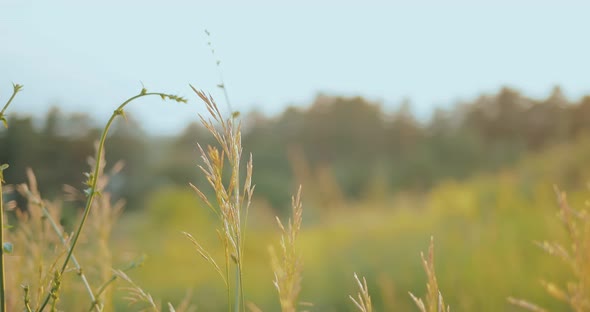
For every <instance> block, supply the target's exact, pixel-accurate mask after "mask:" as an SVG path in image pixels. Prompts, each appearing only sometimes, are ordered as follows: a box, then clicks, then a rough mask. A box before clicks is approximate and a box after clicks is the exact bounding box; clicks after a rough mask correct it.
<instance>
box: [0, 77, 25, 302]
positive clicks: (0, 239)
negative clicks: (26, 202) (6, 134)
mask: <svg viewBox="0 0 590 312" xmlns="http://www.w3.org/2000/svg"><path fill="white" fill-rule="evenodd" d="M22 88H23V86H22V85H19V84H15V83H13V84H12V95H11V96H10V98H9V99H8V101H7V102H6V104H5V105H4V107H3V108H2V111H0V121H1V122H2V123H4V126H5V127H8V123H7V121H6V118H5V117H4V113H5V112H6V109H8V106H9V105H10V103H12V100H14V97H15V96H16V94H17V93H18V92H19V91H20V90H22ZM6 168H8V165H4V164H3V165H0V245H1V247H0V312H5V311H6V276H5V273H6V271H5V270H4V198H2V183H4V175H3V171H4V169H6Z"/></svg>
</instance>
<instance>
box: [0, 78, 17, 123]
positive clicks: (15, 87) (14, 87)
mask: <svg viewBox="0 0 590 312" xmlns="http://www.w3.org/2000/svg"><path fill="white" fill-rule="evenodd" d="M12 86H13V91H12V95H11V96H10V99H8V102H6V105H4V107H3V108H2V111H0V116H2V115H4V112H5V111H6V109H7V108H8V106H9V105H10V103H11V102H12V100H13V99H14V97H15V96H16V94H17V93H18V92H19V91H20V90H21V89H22V87H23V86H22V85H19V84H13V85H12Z"/></svg>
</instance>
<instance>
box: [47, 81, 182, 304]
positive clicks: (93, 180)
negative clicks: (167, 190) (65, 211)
mask: <svg viewBox="0 0 590 312" xmlns="http://www.w3.org/2000/svg"><path fill="white" fill-rule="evenodd" d="M150 95H158V96H160V97H161V98H162V99H166V98H169V99H172V100H175V101H177V102H186V100H185V99H183V98H181V97H178V96H175V95H170V94H164V93H157V92H151V93H148V92H146V91H145V89H142V90H141V93H140V94H138V95H136V96H133V97H131V98H129V99H128V100H127V101H125V102H123V104H121V105H119V107H117V109H116V110H115V111H114V112H113V114H112V115H111V118H109V121H108V122H107V124H106V126H105V128H104V130H103V132H102V135H101V137H100V141H99V143H98V149H97V151H96V157H95V160H96V164H95V168H94V174H93V175H92V176H90V178H89V185H88V187H89V188H88V191H89V192H88V194H87V196H88V198H87V199H86V205H85V207H84V213H83V214H82V219H81V220H80V223H79V224H78V228H77V229H76V232H74V236H73V238H72V245H71V246H70V248H69V250H68V253H67V255H66V258H65V259H64V262H63V264H62V266H61V269H60V271H59V273H60V275H61V274H63V273H64V272H65V270H66V268H67V266H68V263H69V262H70V259H71V258H72V254H73V252H74V248H75V247H76V244H77V243H78V239H79V238H80V233H81V232H82V229H83V228H84V224H85V223H86V219H88V215H89V214H90V207H92V203H93V201H94V197H95V195H96V194H97V193H99V192H98V191H97V185H98V174H99V171H100V161H101V159H102V154H103V152H104V144H105V141H106V139H107V135H108V133H109V130H110V128H111V125H112V124H113V121H114V120H115V118H117V116H119V115H121V116H125V113H124V111H123V108H125V106H127V104H129V103H131V102H132V101H133V100H136V99H138V98H141V97H144V96H150ZM50 295H51V294H47V296H46V297H45V300H44V301H43V304H42V305H41V307H40V308H39V310H38V311H43V309H45V307H46V306H47V304H48V303H49V299H50V297H51V296H50Z"/></svg>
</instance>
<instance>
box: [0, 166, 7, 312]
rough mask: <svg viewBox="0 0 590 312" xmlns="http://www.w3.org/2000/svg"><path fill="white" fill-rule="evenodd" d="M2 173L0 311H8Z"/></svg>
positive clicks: (0, 185)
mask: <svg viewBox="0 0 590 312" xmlns="http://www.w3.org/2000/svg"><path fill="white" fill-rule="evenodd" d="M3 182H4V181H3V180H2V173H1V172H0V243H1V244H2V248H1V249H0V272H2V273H1V274H0V275H2V276H1V279H2V281H0V311H2V312H5V311H6V289H5V287H6V281H5V276H4V272H5V271H4V198H2V183H3Z"/></svg>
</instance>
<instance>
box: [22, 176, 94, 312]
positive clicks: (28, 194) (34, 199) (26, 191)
mask: <svg viewBox="0 0 590 312" xmlns="http://www.w3.org/2000/svg"><path fill="white" fill-rule="evenodd" d="M27 176H28V179H29V184H31V185H34V188H35V189H36V184H37V183H36V179H35V175H34V174H33V171H32V170H30V169H29V170H27ZM18 189H19V192H20V193H21V194H22V195H23V196H24V197H25V198H26V199H27V201H29V203H32V204H33V205H36V206H38V207H39V208H40V209H41V213H42V214H43V217H44V218H45V219H46V220H47V221H49V225H50V227H51V229H52V230H53V232H54V233H55V234H56V235H57V237H58V238H59V241H60V242H61V243H62V245H63V246H64V247H65V248H66V249H68V248H69V245H68V240H67V238H66V236H65V235H64V233H63V231H62V229H61V228H60V227H59V225H58V224H57V222H56V221H55V220H54V219H53V216H52V215H51V213H49V210H47V207H45V204H44V203H43V200H42V199H41V198H40V196H38V195H37V194H34V193H33V192H35V193H36V191H31V189H30V188H29V187H27V185H26V184H22V185H21V186H20V187H19V188H18ZM72 263H73V264H74V267H75V268H76V272H77V274H78V276H80V279H81V280H82V283H83V284H84V289H86V292H87V293H88V296H89V297H90V300H92V302H96V298H95V297H94V293H93V292H92V287H91V286H90V283H89V282H88V279H87V278H86V274H84V272H83V271H82V267H81V266H80V263H79V262H78V259H77V258H76V256H75V255H74V254H73V253H72ZM95 310H96V311H97V312H99V311H102V309H101V308H99V307H98V306H96V307H95Z"/></svg>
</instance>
